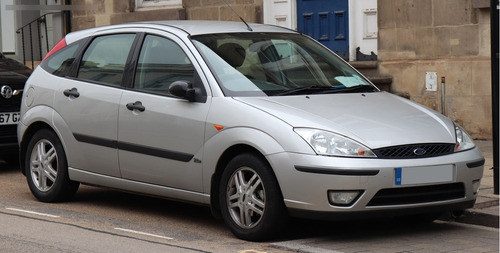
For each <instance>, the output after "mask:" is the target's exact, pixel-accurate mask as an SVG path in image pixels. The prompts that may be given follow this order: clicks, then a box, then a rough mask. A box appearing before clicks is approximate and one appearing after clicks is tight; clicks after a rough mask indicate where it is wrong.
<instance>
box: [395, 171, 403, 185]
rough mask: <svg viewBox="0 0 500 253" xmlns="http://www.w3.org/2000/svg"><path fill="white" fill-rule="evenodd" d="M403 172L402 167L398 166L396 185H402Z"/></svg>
mask: <svg viewBox="0 0 500 253" xmlns="http://www.w3.org/2000/svg"><path fill="white" fill-rule="evenodd" d="M401 174H402V169H401V168H396V182H395V183H396V185H401Z"/></svg>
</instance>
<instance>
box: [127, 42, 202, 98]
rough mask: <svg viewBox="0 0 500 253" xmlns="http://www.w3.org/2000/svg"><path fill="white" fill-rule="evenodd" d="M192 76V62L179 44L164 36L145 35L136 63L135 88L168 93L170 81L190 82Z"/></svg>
mask: <svg viewBox="0 0 500 253" xmlns="http://www.w3.org/2000/svg"><path fill="white" fill-rule="evenodd" d="M193 76H194V67H193V64H191V61H190V60H189V59H188V57H187V55H186V54H185V53H184V51H183V50H182V48H181V47H180V46H179V45H177V44H176V43H175V42H173V41H171V40H169V39H166V38H162V37H158V36H154V35H148V36H146V38H145V40H144V43H143V45H142V48H141V53H140V55H139V60H138V63H137V70H136V73H135V81H134V88H135V89H138V90H146V91H151V92H159V93H163V94H168V88H169V86H170V84H171V83H173V82H175V81H180V80H182V81H188V82H192V81H193Z"/></svg>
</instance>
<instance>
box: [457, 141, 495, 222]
mask: <svg viewBox="0 0 500 253" xmlns="http://www.w3.org/2000/svg"><path fill="white" fill-rule="evenodd" d="M474 142H475V143H476V145H477V146H478V147H479V149H480V150H481V152H482V153H483V156H484V158H485V160H486V162H485V164H484V174H483V179H482V180H481V186H480V190H479V196H478V198H477V200H476V205H475V206H474V208H472V209H469V210H467V212H466V213H465V214H464V216H463V217H460V218H458V219H457V221H458V222H463V223H469V224H476V225H482V226H488V227H495V228H498V227H499V220H498V216H499V209H498V199H499V198H498V195H496V194H493V170H492V168H493V142H492V141H477V140H476V141H474Z"/></svg>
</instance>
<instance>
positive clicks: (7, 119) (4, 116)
mask: <svg viewBox="0 0 500 253" xmlns="http://www.w3.org/2000/svg"><path fill="white" fill-rule="evenodd" d="M20 119H21V113H19V112H0V125H15V124H17V122H18V121H19V120H20Z"/></svg>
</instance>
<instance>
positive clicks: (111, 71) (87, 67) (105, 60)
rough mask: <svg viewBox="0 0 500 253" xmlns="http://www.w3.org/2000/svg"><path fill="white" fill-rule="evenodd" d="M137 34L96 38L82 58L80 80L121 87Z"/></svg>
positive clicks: (79, 71)
mask: <svg viewBox="0 0 500 253" xmlns="http://www.w3.org/2000/svg"><path fill="white" fill-rule="evenodd" d="M134 39H135V34H113V35H107V36H101V37H97V38H95V39H94V40H93V41H92V43H91V44H90V45H89V47H88V48H87V50H86V51H85V53H84V54H83V57H82V62H81V63H80V68H79V70H78V76H77V77H78V78H80V79H85V80H90V81H95V82H100V83H106V84H111V85H116V86H119V85H120V84H121V82H122V78H123V71H124V69H125V64H126V62H127V58H128V55H129V54H130V51H131V47H132V44H133V42H134Z"/></svg>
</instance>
